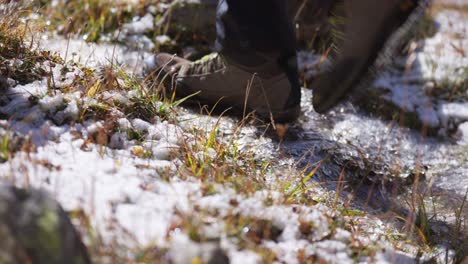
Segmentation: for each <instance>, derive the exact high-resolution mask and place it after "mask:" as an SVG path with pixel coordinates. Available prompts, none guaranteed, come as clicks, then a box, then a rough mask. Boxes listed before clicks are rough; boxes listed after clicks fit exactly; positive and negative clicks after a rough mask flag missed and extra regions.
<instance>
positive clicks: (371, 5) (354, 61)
mask: <svg viewBox="0 0 468 264" xmlns="http://www.w3.org/2000/svg"><path fill="white" fill-rule="evenodd" d="M422 3H424V0H385V1H376V0H355V1H344V2H342V3H340V4H339V5H341V6H339V8H341V12H339V13H341V14H342V17H340V15H338V17H335V18H334V19H335V28H334V30H335V37H336V38H339V39H337V40H336V42H335V47H336V51H335V53H334V55H333V56H332V60H331V61H332V66H331V67H330V68H329V70H328V71H326V72H324V73H323V74H321V75H319V76H318V78H317V79H316V80H315V81H313V82H312V84H311V87H312V89H313V100H312V102H313V105H314V109H315V111H316V112H319V113H324V112H326V111H327V110H329V109H330V108H332V107H333V106H335V105H336V104H337V103H338V102H339V101H340V100H341V99H343V97H345V96H346V94H348V93H349V92H350V91H351V90H352V88H353V87H354V86H356V85H357V84H358V83H359V81H360V80H361V79H362V77H364V76H365V75H366V73H367V71H368V69H369V68H370V67H371V66H373V65H375V64H374V63H375V62H376V60H377V58H378V56H379V54H382V52H383V51H384V52H383V53H388V52H389V51H390V50H392V49H394V48H395V46H396V45H397V44H398V43H397V41H398V40H399V39H400V38H401V36H402V35H403V33H404V31H405V29H408V28H409V27H410V25H411V24H412V23H413V22H414V21H415V20H416V18H417V15H418V14H419V13H422V12H419V11H418V10H422V9H423V5H422ZM412 14H414V15H412ZM399 28H400V30H398V29H399ZM387 55H388V54H387ZM387 57H388V56H387Z"/></svg>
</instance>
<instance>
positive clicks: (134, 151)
mask: <svg viewBox="0 0 468 264" xmlns="http://www.w3.org/2000/svg"><path fill="white" fill-rule="evenodd" d="M160 5H163V3H160ZM160 5H158V6H157V7H156V8H154V10H148V11H149V13H151V14H149V13H147V14H140V15H138V16H135V18H133V19H129V20H126V23H124V24H123V30H122V32H120V34H121V36H122V37H123V40H128V41H129V42H128V44H129V45H130V44H131V40H132V38H135V39H133V40H135V41H136V42H138V43H143V44H145V43H146V42H148V41H149V42H148V43H150V42H151V43H152V42H153V40H155V43H156V44H163V43H162V42H163V40H164V42H166V40H167V38H165V37H162V36H159V37H155V38H154V39H152V38H150V37H149V36H147V34H148V32H149V31H152V29H153V28H152V27H153V26H154V24H152V23H154V22H155V21H154V20H155V19H156V15H157V12H158V10H157V9H158V8H162V9H163V10H167V8H168V7H167V6H166V7H161V6H160ZM116 34H119V33H118V32H117V33H116ZM45 36H47V35H45ZM88 36H90V35H88ZM163 36H165V35H163ZM144 38H145V39H144ZM141 40H145V42H142V41H141ZM41 43H42V44H41V45H42V46H43V47H47V48H49V49H52V50H56V51H59V52H60V56H61V57H62V58H63V61H61V62H55V63H51V62H49V61H47V60H46V61H45V62H41V63H39V64H37V67H39V68H41V69H43V70H44V71H46V72H48V74H46V75H44V76H39V77H38V78H36V79H34V80H36V81H35V82H28V83H24V84H18V80H14V79H11V78H10V80H7V81H6V83H7V85H4V86H3V87H2V90H1V91H2V93H1V95H0V117H1V118H2V119H4V120H2V121H1V123H0V140H2V141H1V143H2V144H1V148H0V155H2V156H0V176H1V177H2V179H3V180H5V181H10V182H12V183H14V184H16V185H17V186H24V187H30V186H32V187H37V188H42V189H45V190H48V191H49V192H50V193H52V194H53V196H54V197H55V198H56V199H57V200H58V201H59V202H60V204H61V205H62V206H63V207H64V208H65V210H67V211H68V212H71V214H70V215H71V216H73V217H74V224H75V226H76V227H77V228H78V229H79V230H80V231H81V233H82V235H83V236H84V239H85V241H86V244H87V245H88V248H89V250H90V251H91V253H92V254H93V257H94V258H97V259H99V258H100V257H103V258H105V256H102V255H106V254H107V255H109V256H110V257H115V258H117V257H118V258H121V259H123V260H126V261H128V262H137V261H143V262H144V261H147V262H152V261H155V260H160V261H172V262H173V263H187V262H192V263H197V262H209V261H214V262H216V263H226V262H227V261H228V260H229V261H230V262H231V263H259V262H266V263H269V262H273V261H277V262H281V261H282V262H286V263H304V262H307V261H312V262H314V261H317V262H320V261H325V262H336V263H352V262H374V261H381V262H389V263H391V262H392V261H394V260H395V259H398V260H414V259H415V258H417V254H418V250H419V249H420V248H419V247H418V246H410V245H409V244H407V243H405V242H404V241H401V240H399V239H395V238H394V237H404V236H405V234H401V233H400V232H399V231H398V230H396V229H394V228H392V227H389V226H386V223H385V222H384V221H383V220H380V219H379V218H378V217H372V216H371V215H365V213H363V212H361V211H359V210H357V211H356V210H355V211H353V210H349V209H348V208H347V207H346V206H344V202H336V201H335V202H334V203H333V202H330V201H333V197H338V196H339V195H340V194H339V189H338V188H337V189H336V190H335V191H336V192H338V194H336V195H335V193H334V192H330V191H329V190H327V189H322V188H319V187H318V186H317V188H311V186H312V187H313V186H314V185H313V184H314V182H313V181H310V182H309V181H305V182H303V178H304V174H306V171H304V170H300V169H299V168H298V166H297V165H298V163H299V161H298V160H297V159H296V158H297V157H294V155H291V156H288V155H285V153H283V152H282V151H283V150H284V149H285V148H284V145H282V146H281V147H279V146H278V144H277V143H276V142H274V141H273V140H272V139H271V138H269V137H267V136H264V135H263V134H262V133H261V132H259V130H261V129H259V128H257V127H254V126H251V125H245V124H244V125H240V124H239V123H238V122H237V121H236V120H235V119H232V118H229V117H221V118H217V117H210V116H202V117H201V116H200V115H198V114H195V113H193V112H190V111H188V110H185V109H182V108H179V107H176V106H175V105H176V104H175V103H174V102H170V101H167V100H166V101H165V100H162V98H159V97H157V96H156V95H154V94H152V93H151V92H152V91H151V90H150V89H147V87H145V86H144V85H141V82H140V81H139V80H136V79H134V76H135V75H138V74H139V73H140V72H141V69H140V66H141V64H142V59H143V58H144V57H148V53H145V52H146V51H148V50H150V49H151V46H150V45H149V44H148V45H149V46H133V47H132V48H133V49H134V48H137V49H139V50H136V51H135V50H133V49H129V47H128V46H125V45H121V44H109V43H100V44H89V43H86V42H84V41H83V40H80V39H74V38H70V39H65V38H62V39H61V38H59V37H57V36H53V37H50V36H49V37H44V38H43V39H42V41H41ZM124 44H125V43H124ZM145 45H146V44H145ZM65 47H66V48H65ZM142 50H144V51H142ZM301 60H302V62H301V65H302V66H303V67H304V69H305V71H308V73H309V74H311V75H313V74H316V73H317V72H318V71H320V68H318V67H317V62H318V61H319V57H317V56H312V55H308V54H306V53H303V54H301ZM3 83H5V81H3ZM308 97H309V98H310V94H309V95H308ZM303 108H304V110H305V112H306V114H305V115H304V116H305V117H303V119H305V118H311V119H314V121H317V120H318V121H319V122H323V123H322V125H324V124H325V122H326V120H324V119H323V118H322V117H318V116H317V115H315V114H313V113H312V109H311V108H310V102H308V103H307V104H303ZM449 108H450V107H448V108H447V109H449ZM449 110H450V109H449ZM449 110H440V111H441V112H447V111H449ZM347 111H348V110H347V109H345V110H343V112H344V113H343V116H344V117H345V118H342V119H341V120H340V117H338V118H337V119H332V122H330V123H326V125H328V126H330V127H331V129H330V131H328V132H326V133H324V134H322V135H320V137H321V138H319V139H318V141H313V140H311V141H310V142H308V143H309V145H307V146H308V148H311V149H313V148H318V147H323V150H325V152H329V153H331V154H332V155H334V156H335V157H341V158H342V159H341V160H338V161H339V162H341V163H340V164H338V165H336V164H335V165H336V166H337V167H336V168H338V172H339V169H340V168H341V167H339V166H341V165H344V164H345V163H347V162H348V161H350V160H353V161H356V164H357V167H359V169H360V170H361V171H362V170H365V169H367V168H368V167H367V165H368V164H367V163H366V162H372V161H374V160H377V158H376V157H375V156H371V157H370V158H369V157H367V156H366V157H364V158H361V157H362V156H363V155H362V151H361V149H359V148H355V147H354V148H353V147H349V146H347V145H350V142H351V143H352V142H354V143H356V145H360V146H362V149H365V150H368V151H369V152H373V153H376V152H377V151H378V150H379V148H380V146H379V145H377V144H376V142H377V143H378V142H379V139H380V138H379V137H378V136H376V134H378V133H384V134H385V133H389V136H388V137H391V138H393V137H395V134H391V133H390V132H391V129H390V128H386V126H385V124H383V123H381V122H380V123H379V122H378V121H375V120H370V119H365V118H360V117H358V116H357V115H356V114H355V113H354V112H352V113H349V112H347ZM437 113H439V112H437ZM333 115H334V114H331V116H333ZM335 116H338V114H335ZM6 120H8V121H6ZM443 122H445V121H443ZM447 122H449V121H447ZM315 124H316V123H313V122H310V123H306V124H304V127H305V128H306V129H308V127H307V126H313V125H315ZM357 124H359V125H362V126H361V127H360V129H359V127H358V126H357ZM318 127H319V128H320V126H318ZM309 128H310V127H309ZM320 129H322V131H321V132H324V131H325V130H326V129H327V127H326V126H323V128H320ZM400 132H401V131H398V133H400ZM327 133H329V134H327ZM401 133H402V135H403V136H400V138H396V139H395V140H393V139H392V140H389V141H388V142H389V143H388V144H389V146H385V147H389V149H390V150H389V151H390V152H392V151H394V152H395V153H398V154H399V155H400V156H401V157H406V156H408V157H409V158H407V159H406V160H405V162H406V163H404V165H405V166H406V164H409V165H408V166H406V167H404V168H410V169H411V168H413V167H414V164H415V163H416V161H415V159H414V158H412V157H414V156H415V155H413V154H414V152H412V151H411V150H412V149H413V148H414V145H411V144H410V145H403V147H402V146H400V145H398V140H400V139H402V140H403V141H404V142H405V143H406V142H407V141H406V137H407V136H408V134H405V132H404V131H403V132H401ZM324 135H328V136H330V138H325V137H326V136H324ZM408 137H410V136H408ZM2 138H3V139H2ZM5 139H6V140H5ZM3 142H7V143H6V144H4V143H3ZM317 142H319V143H320V144H322V145H320V146H319V145H318V143H317ZM315 143H317V145H314V144H315ZM287 144H288V143H287V142H286V143H285V145H287ZM310 144H312V147H310ZM5 146H6V147H5ZM294 151H298V152H299V153H300V154H301V155H302V154H303V152H302V153H301V151H302V149H298V148H295V147H294V146H293V147H292V151H291V152H294ZM308 151H309V150H306V152H308ZM364 156H365V155H364ZM377 157H378V156H377ZM386 158H389V156H387V157H386ZM382 160H384V162H383V163H380V164H387V165H388V166H386V167H385V166H384V167H380V168H381V169H380V171H381V173H382V174H388V171H389V170H390V169H389V167H392V166H393V165H395V167H397V165H400V164H399V163H396V162H395V163H392V161H391V160H389V159H382ZM335 162H336V160H335ZM336 168H335V169H334V170H330V171H329V174H334V175H333V176H337V175H338V174H337V173H336ZM373 170H374V171H378V170H377V169H375V168H373ZM398 172H399V173H402V174H406V173H407V172H406V171H405V170H399V171H398ZM335 174H336V175H335ZM395 244H398V247H395ZM181 248H183V250H181ZM403 251H405V252H403ZM103 252H104V253H103ZM441 252H442V251H441ZM443 253H444V252H443ZM441 254H442V253H441ZM151 257H153V259H151ZM423 258H429V254H427V255H425V256H424V257H423Z"/></svg>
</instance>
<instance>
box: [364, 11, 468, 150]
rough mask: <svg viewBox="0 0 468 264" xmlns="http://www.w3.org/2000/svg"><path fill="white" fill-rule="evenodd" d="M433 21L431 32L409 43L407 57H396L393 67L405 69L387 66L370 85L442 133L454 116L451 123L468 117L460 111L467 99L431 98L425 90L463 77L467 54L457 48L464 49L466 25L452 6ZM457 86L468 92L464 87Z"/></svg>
mask: <svg viewBox="0 0 468 264" xmlns="http://www.w3.org/2000/svg"><path fill="white" fill-rule="evenodd" d="M434 21H435V23H436V27H437V32H436V33H435V34H434V36H432V37H429V38H426V39H423V40H419V41H418V42H417V43H413V44H412V48H414V52H412V53H411V54H410V55H409V57H407V58H398V59H397V60H396V63H397V65H398V66H397V67H400V68H406V69H409V70H405V71H403V72H402V71H400V70H397V71H395V70H392V69H390V70H389V71H386V72H384V73H382V74H381V75H380V76H379V78H378V79H377V80H376V81H375V83H374V84H373V85H374V86H375V87H376V88H378V89H383V90H384V91H387V92H388V94H386V95H384V97H385V98H386V99H387V100H389V101H391V102H393V103H394V104H396V105H397V106H399V107H400V108H401V109H403V110H405V111H408V112H414V113H417V115H418V116H419V119H420V120H421V121H422V122H423V123H425V124H427V125H428V126H429V127H433V128H438V127H440V128H442V129H441V133H442V134H445V133H447V132H446V131H447V130H450V129H453V128H452V127H450V126H449V124H448V123H449V121H450V122H451V121H452V120H453V119H455V123H456V124H455V125H458V124H460V122H465V121H468V118H467V117H466V114H464V113H468V103H467V102H463V103H457V104H453V103H450V102H446V101H443V100H435V99H434V98H432V97H430V96H429V95H428V94H427V92H426V90H427V89H430V85H434V83H443V82H461V81H463V80H466V78H467V74H468V56H466V55H463V54H462V53H461V52H462V51H463V50H464V51H466V50H468V35H467V29H468V28H467V24H466V23H465V22H466V14H463V13H460V12H457V11H454V10H443V11H440V12H438V13H436V14H435V15H434ZM428 85H429V87H425V88H424V89H422V88H421V87H422V86H428ZM460 90H461V91H462V92H463V91H464V92H465V93H468V87H461V88H460ZM455 109H456V111H455ZM460 116H463V117H462V118H460ZM460 143H462V141H460Z"/></svg>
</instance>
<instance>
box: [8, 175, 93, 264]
mask: <svg viewBox="0 0 468 264" xmlns="http://www.w3.org/2000/svg"><path fill="white" fill-rule="evenodd" d="M0 237H1V238H2V239H1V240H0V263H6V264H8V263H80V264H81V263H83V264H85V263H91V261H90V258H89V256H88V253H87V250H86V248H85V246H84V244H83V243H82V241H81V239H80V236H79V234H78V232H77V231H76V230H75V229H74V227H73V225H72V223H71V221H70V219H69V218H68V215H67V214H66V213H65V211H64V210H63V209H62V208H61V207H60V205H59V204H58V203H57V202H56V201H55V200H54V199H52V198H51V197H50V196H49V195H48V194H47V193H46V192H44V191H39V190H32V189H31V190H26V189H19V188H16V187H13V186H9V185H4V184H0Z"/></svg>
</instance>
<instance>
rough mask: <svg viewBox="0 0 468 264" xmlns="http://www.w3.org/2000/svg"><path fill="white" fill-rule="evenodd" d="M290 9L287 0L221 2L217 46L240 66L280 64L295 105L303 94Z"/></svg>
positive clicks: (234, 0) (291, 99)
mask: <svg viewBox="0 0 468 264" xmlns="http://www.w3.org/2000/svg"><path fill="white" fill-rule="evenodd" d="M287 10H288V9H287V0H220V1H219V3H218V10H217V22H216V27H217V40H216V47H217V49H218V51H219V52H220V53H221V54H222V55H223V56H225V57H226V58H227V59H228V60H230V61H232V62H234V63H236V64H239V65H245V66H256V65H260V64H264V63H266V62H269V61H272V62H274V63H277V64H278V66H279V69H280V70H281V71H283V72H284V73H286V75H287V76H288V79H289V82H290V83H291V86H292V87H293V92H292V94H291V95H290V98H289V104H290V105H295V104H298V103H299V101H300V97H301V92H300V85H299V74H298V70H297V61H296V39H295V35H294V30H293V26H292V22H291V20H290V18H289V17H288V12H287ZM258 74H260V75H262V74H263V73H261V72H259V73H258ZM266 74H268V73H266Z"/></svg>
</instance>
